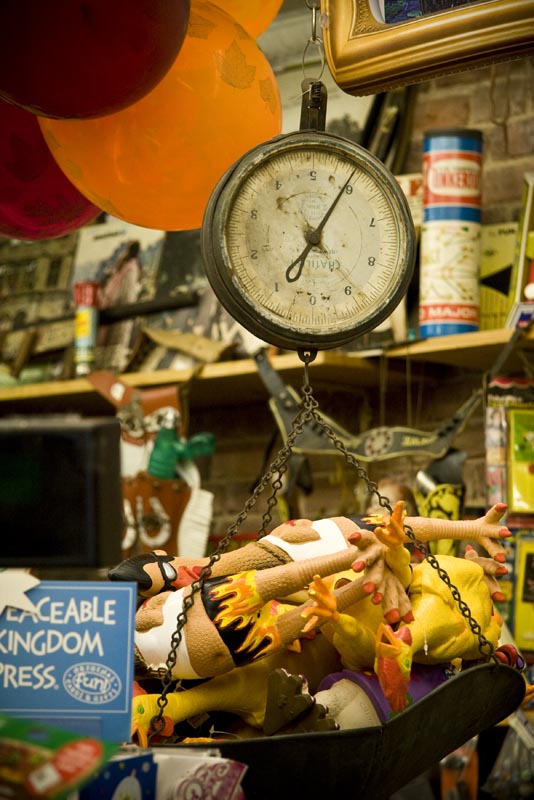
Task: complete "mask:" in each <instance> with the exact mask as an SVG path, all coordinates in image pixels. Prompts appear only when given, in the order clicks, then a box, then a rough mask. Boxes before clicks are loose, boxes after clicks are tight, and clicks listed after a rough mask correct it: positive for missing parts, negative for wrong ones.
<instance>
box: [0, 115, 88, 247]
mask: <svg viewBox="0 0 534 800" xmlns="http://www.w3.org/2000/svg"><path fill="white" fill-rule="evenodd" d="M100 213H101V211H100V209H99V208H97V207H96V206H95V205H93V203H91V202H89V200H88V199H87V198H86V197H84V196H83V195H82V194H80V192H79V191H78V190H77V189H76V188H75V187H74V186H73V184H72V183H71V182H70V181H69V180H68V178H67V177H66V175H65V174H64V173H63V172H62V171H61V170H60V168H59V167H58V165H57V164H56V162H55V160H54V158H53V156H52V154H51V152H50V150H49V149H48V147H47V145H46V142H45V140H44V137H43V134H42V133H41V129H40V127H39V122H38V120H37V117H35V116H34V115H33V114H30V113H29V112H28V111H24V110H23V109H22V108H18V107H17V106H13V105H11V104H10V103H5V102H3V101H2V100H0V235H3V236H8V237H11V238H14V239H52V238H54V237H56V236H64V235H65V234H67V233H71V232H72V231H75V230H78V228H80V227H82V225H85V224H86V223H88V222H92V220H94V219H95V218H96V217H97V216H98V214H100Z"/></svg>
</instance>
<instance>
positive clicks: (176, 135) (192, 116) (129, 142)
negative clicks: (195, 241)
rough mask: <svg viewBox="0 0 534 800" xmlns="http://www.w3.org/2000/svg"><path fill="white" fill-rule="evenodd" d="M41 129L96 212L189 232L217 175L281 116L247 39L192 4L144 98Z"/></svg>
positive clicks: (272, 86)
mask: <svg viewBox="0 0 534 800" xmlns="http://www.w3.org/2000/svg"><path fill="white" fill-rule="evenodd" d="M39 124H40V126H41V130H42V132H43V134H44V137H45V140H46V142H47V144H48V146H49V148H50V150H51V152H52V154H53V156H54V158H55V159H56V161H57V163H58V164H59V166H60V168H61V169H62V170H63V172H64V173H65V174H66V175H67V177H68V178H69V179H70V180H71V182H72V183H73V184H74V185H75V186H76V187H77V189H78V190H79V191H80V192H81V193H82V194H83V195H85V196H86V197H87V198H89V199H90V200H91V202H93V203H94V204H95V205H96V206H98V208H101V209H103V210H104V211H107V212H108V213H110V214H112V215H113V216H115V217H119V218H120V219H124V220H126V221H127V222H131V223H134V224H135V225H141V226H143V227H146V228H157V229H159V230H169V231H172V230H191V229H194V228H199V227H200V225H201V223H202V216H203V213H204V208H205V206H206V203H207V201H208V199H209V196H210V194H211V191H212V189H213V187H214V186H215V184H216V182H217V180H218V179H219V177H220V176H221V175H222V174H223V173H224V172H225V170H226V169H227V168H228V167H229V166H230V165H231V164H233V163H234V161H236V160H237V159H238V158H240V157H241V156H242V155H243V154H244V153H245V152H246V151H247V150H249V149H250V148H252V147H254V146H256V145H257V144H260V143H261V142H263V141H266V140H268V139H270V138H272V137H273V136H275V135H277V134H279V133H280V131H281V125H282V111H281V104H280V95H279V92H278V86H277V84H276V79H275V77H274V74H273V72H272V69H271V67H270V64H269V62H268V61H267V59H266V58H265V56H264V55H263V53H262V51H261V50H260V48H259V47H258V45H257V44H256V42H255V41H254V39H252V37H251V36H249V34H247V33H246V32H245V31H244V30H243V28H242V27H241V25H239V24H238V23H237V22H236V21H235V20H234V19H233V18H232V17H230V16H229V15H228V14H226V13H225V12H224V11H223V10H222V9H220V8H218V7H217V6H215V5H213V4H211V3H208V2H203V0H194V1H193V2H192V4H191V12H190V18H189V27H188V30H187V35H186V37H185V40H184V44H183V45H182V49H181V51H180V54H179V56H178V58H177V59H176V61H175V63H174V65H173V66H172V67H171V69H170V71H169V72H168V73H167V75H166V76H165V77H164V78H163V80H162V81H161V82H160V83H159V84H158V85H157V86H156V88H155V89H153V90H152V91H151V92H150V93H149V94H148V95H145V97H143V98H142V99H141V100H139V101H138V102H137V103H134V104H133V105H131V106H129V107H128V108H125V109H123V110H122V111H119V112H117V113H115V114H109V115H108V116H105V117H98V118H95V119H84V120H63V119H62V120H59V119H46V118H40V119H39Z"/></svg>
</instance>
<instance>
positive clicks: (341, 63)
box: [321, 0, 534, 95]
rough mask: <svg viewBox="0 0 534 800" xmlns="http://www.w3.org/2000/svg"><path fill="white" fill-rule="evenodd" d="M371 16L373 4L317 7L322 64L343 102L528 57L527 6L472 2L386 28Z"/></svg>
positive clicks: (532, 40)
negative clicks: (342, 94)
mask: <svg viewBox="0 0 534 800" xmlns="http://www.w3.org/2000/svg"><path fill="white" fill-rule="evenodd" d="M378 8H379V6H378V0H321V15H322V23H323V32H322V36H323V41H324V49H325V58H326V62H327V64H328V67H329V68H330V71H331V73H332V77H333V78H334V81H335V82H336V84H337V85H338V86H339V87H340V88H341V89H343V91H345V92H347V93H348V94H352V95H367V94H378V93H380V92H384V91H388V90H390V89H393V88H396V87H399V86H405V85H411V84H414V83H419V82H421V81H426V80H430V79H431V78H435V77H438V76H440V75H447V74H450V73H454V72H459V71H461V70H466V69H475V68H477V67H481V66H484V65H487V64H492V63H494V62H496V61H507V60H511V59H515V58H521V57H524V56H526V55H528V54H532V53H534V14H533V11H532V8H533V6H532V0H481V1H477V0H475V2H473V3H470V4H468V5H462V6H455V7H454V8H449V9H446V10H444V11H437V12H435V13H432V14H429V15H427V16H420V17H415V18H411V19H407V20H404V21H402V22H396V23H393V24H386V23H384V22H379V21H378V19H377V15H378V14H379V13H380V12H379V11H378ZM373 9H375V13H376V15H375V14H374V13H373Z"/></svg>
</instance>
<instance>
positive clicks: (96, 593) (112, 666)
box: [0, 570, 137, 742]
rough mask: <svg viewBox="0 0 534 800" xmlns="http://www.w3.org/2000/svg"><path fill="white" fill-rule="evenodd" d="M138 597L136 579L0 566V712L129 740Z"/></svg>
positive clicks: (91, 734)
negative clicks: (45, 576)
mask: <svg viewBox="0 0 534 800" xmlns="http://www.w3.org/2000/svg"><path fill="white" fill-rule="evenodd" d="M16 576H19V580H18V581H17V582H16V583H15V579H16ZM24 584H29V585H30V588H24V589H22V592H21V585H24ZM15 585H16V588H17V591H14V586H15ZM136 597H137V586H136V584H135V583H120V584H119V583H111V582H110V583H106V582H97V581H41V582H40V583H38V582H37V581H36V580H35V579H32V578H30V577H29V576H28V575H27V574H25V573H24V572H22V571H17V570H6V571H5V572H0V710H1V711H2V712H5V713H7V714H9V715H12V716H15V717H25V718H29V719H32V720H35V721H38V722H45V723H48V724H50V725H56V726H58V727H63V728H67V729H68V730H71V731H73V732H75V733H81V734H84V735H88V736H93V737H97V738H101V739H105V740H107V741H110V742H127V741H129V740H130V725H131V712H132V693H133V660H134V641H133V637H134V628H135V610H136Z"/></svg>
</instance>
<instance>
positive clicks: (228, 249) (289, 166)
mask: <svg viewBox="0 0 534 800" xmlns="http://www.w3.org/2000/svg"><path fill="white" fill-rule="evenodd" d="M304 83H305V84H306V83H307V84H308V85H307V86H305V87H304V89H305V91H304V100H303V113H302V119H301V128H304V129H301V130H300V131H297V132H294V133H289V134H286V135H282V136H279V137H277V138H275V139H272V140H270V141H269V142H266V143H265V144H261V145H259V146H258V147H255V148H254V149H253V150H251V151H249V152H248V153H247V154H246V155H245V156H243V158H241V159H240V160H239V162H238V163H237V164H235V165H234V166H233V167H232V168H231V169H230V170H229V171H228V172H227V173H226V174H225V175H224V176H223V178H222V179H221V180H220V181H219V183H218V185H217V187H216V188H215V190H214V191H213V193H212V195H211V198H210V201H209V203H208V206H207V209H206V212H205V215H204V220H203V225H202V251H203V256H204V263H205V267H206V273H207V276H208V279H209V281H210V283H211V286H212V288H213V290H214V292H215V294H216V295H217V297H218V298H219V300H220V301H221V303H222V304H223V306H224V307H225V308H226V309H227V311H228V312H229V313H230V314H231V315H232V316H233V317H234V318H235V319H236V320H237V321H238V322H240V323H241V324H242V325H243V326H244V327H245V328H247V330H249V331H251V332H252V333H254V334H255V335H256V336H258V337H259V338H261V339H263V340H264V341H267V342H269V343H270V344H273V345H276V346H279V347H282V348H285V349H290V350H315V351H316V350H320V349H325V348H331V347H339V346H341V345H344V344H347V343H348V342H350V341H352V340H353V339H355V338H356V337H358V336H360V335H361V334H363V333H366V332H367V331H370V330H372V329H373V328H375V327H376V326H377V325H378V324H379V323H380V322H382V321H383V320H384V319H386V317H388V316H389V315H390V314H391V312H392V311H393V310H394V309H395V307H396V306H397V305H398V303H399V302H400V300H401V299H402V298H403V297H404V295H405V293H406V290H407V287H408V284H409V282H410V279H411V276H412V271H413V264H414V258H415V232H414V226H413V222H412V218H411V215H410V211H409V207H408V203H407V201H406V198H405V196H404V194H403V192H402V190H401V189H400V187H399V184H398V183H397V181H396V180H395V178H394V177H393V176H392V175H391V173H390V172H389V171H388V170H387V169H386V168H385V167H384V166H383V164H382V163H381V162H380V161H379V160H378V159H377V158H375V157H374V156H373V155H372V154H371V153H369V152H368V151H366V150H365V149H363V148H362V147H359V146H358V145H357V144H355V143H353V142H351V141H349V140H346V139H343V138H341V137H338V136H334V135H332V134H327V133H325V132H324V131H321V130H313V129H311V128H312V121H313V118H314V117H316V118H317V119H318V120H320V119H324V116H325V103H326V90H325V87H324V85H323V84H321V83H320V82H317V81H311V82H306V81H305V82H304Z"/></svg>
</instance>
